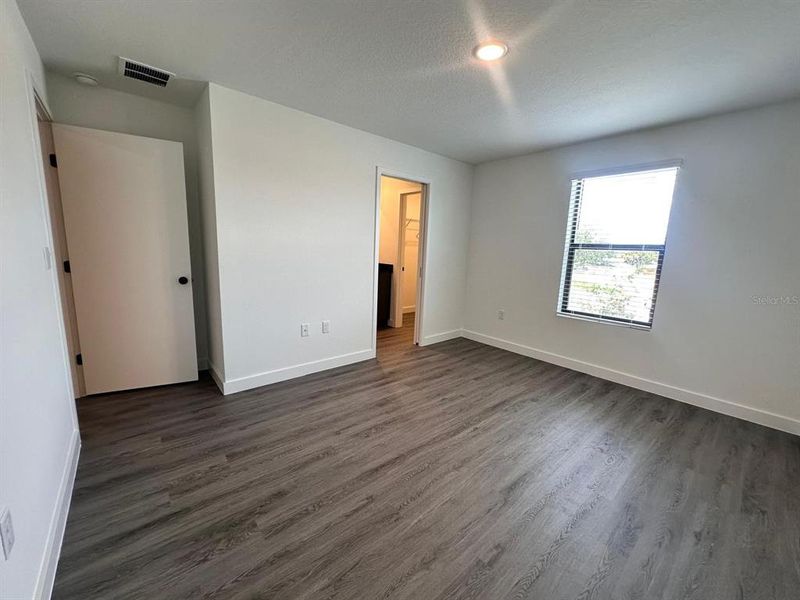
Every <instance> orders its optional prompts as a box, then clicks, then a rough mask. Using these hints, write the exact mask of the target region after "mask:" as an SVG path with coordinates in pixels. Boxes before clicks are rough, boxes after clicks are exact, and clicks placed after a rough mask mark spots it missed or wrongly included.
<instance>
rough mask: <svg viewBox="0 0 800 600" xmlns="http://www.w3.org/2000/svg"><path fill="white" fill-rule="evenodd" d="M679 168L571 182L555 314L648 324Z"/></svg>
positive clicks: (672, 167) (649, 325)
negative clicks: (562, 261)
mask: <svg viewBox="0 0 800 600" xmlns="http://www.w3.org/2000/svg"><path fill="white" fill-rule="evenodd" d="M677 174H678V167H677V166H671V167H666V168H658V169H650V170H646V171H645V170H637V171H632V172H627V173H621V174H615V175H603V176H598V177H584V178H582V179H573V180H572V194H571V197H570V209H569V221H568V223H567V242H566V247H565V249H564V266H563V269H562V272H561V294H560V297H559V302H558V313H559V314H561V315H567V316H575V317H582V318H588V319H594V320H601V321H606V322H615V323H623V324H627V325H629V326H632V327H642V328H650V327H651V326H652V324H653V313H654V311H655V306H656V294H657V293H658V281H659V277H660V275H661V265H662V263H663V261H664V247H665V242H666V237H667V223H668V221H669V211H670V207H671V206H672V192H673V189H674V187H675V178H676V176H677Z"/></svg>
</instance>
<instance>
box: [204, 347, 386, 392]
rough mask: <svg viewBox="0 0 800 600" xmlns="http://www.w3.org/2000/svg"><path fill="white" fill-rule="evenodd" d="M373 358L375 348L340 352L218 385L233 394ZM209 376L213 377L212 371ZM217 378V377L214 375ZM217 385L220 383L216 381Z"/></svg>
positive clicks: (223, 390)
mask: <svg viewBox="0 0 800 600" xmlns="http://www.w3.org/2000/svg"><path fill="white" fill-rule="evenodd" d="M371 358H375V350H359V351H358V352H350V353H349V354H341V355H339V356H332V357H331V358H323V359H321V360H314V361H311V362H307V363H301V364H299V365H292V366H289V367H283V368H280V369H274V370H272V371H265V372H264V373H257V374H256V375H249V376H247V377H239V378H237V379H230V380H228V381H224V382H223V384H222V385H221V386H220V389H221V390H222V393H223V394H234V393H236V392H242V391H244V390H250V389H253V388H257V387H261V386H263V385H269V384H271V383H278V382H279V381H285V380H287V379H294V378H295V377H302V376H303V375H309V374H311V373H317V372H318V371H327V370H328V369H335V368H336V367H343V366H345V365H350V364H353V363H357V362H361V361H362V360H369V359H371ZM211 376H212V377H214V372H213V371H212V373H211ZM214 380H215V381H216V380H217V377H214ZM217 385H220V383H219V381H217Z"/></svg>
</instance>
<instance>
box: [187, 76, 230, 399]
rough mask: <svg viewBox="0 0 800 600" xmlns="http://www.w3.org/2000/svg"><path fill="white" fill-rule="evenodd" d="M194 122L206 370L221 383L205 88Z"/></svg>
mask: <svg viewBox="0 0 800 600" xmlns="http://www.w3.org/2000/svg"><path fill="white" fill-rule="evenodd" d="M194 123H195V131H196V134H197V159H198V160H197V167H198V169H197V174H198V177H197V184H198V200H199V202H200V212H201V225H202V232H203V251H204V261H203V262H204V276H205V277H204V279H205V292H206V294H205V310H206V317H207V327H206V331H207V335H208V370H209V372H210V373H211V375H212V376H213V377H214V378H215V379H216V380H217V384H218V385H221V382H222V381H224V378H225V354H224V352H223V345H222V305H221V302H220V279H219V245H218V243H217V216H216V210H217V209H216V199H215V193H214V157H213V154H212V144H211V100H210V94H209V89H208V87H206V89H205V90H204V92H203V95H202V96H201V97H200V100H199V101H198V102H197V106H195V109H194Z"/></svg>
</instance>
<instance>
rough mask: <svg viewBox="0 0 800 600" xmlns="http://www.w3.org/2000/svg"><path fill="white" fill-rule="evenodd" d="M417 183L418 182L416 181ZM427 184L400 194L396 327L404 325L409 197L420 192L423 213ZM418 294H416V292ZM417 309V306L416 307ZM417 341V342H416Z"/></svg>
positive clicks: (417, 275) (417, 276)
mask: <svg viewBox="0 0 800 600" xmlns="http://www.w3.org/2000/svg"><path fill="white" fill-rule="evenodd" d="M415 183H416V182H415ZM424 189H425V186H424V185H420V191H418V192H403V193H401V194H400V210H399V211H398V221H397V262H398V265H399V266H400V272H399V273H397V286H396V288H392V295H393V296H394V297H393V298H392V300H394V312H393V313H392V317H391V321H392V322H394V323H397V322H398V318H399V323H400V324H399V325H395V326H396V327H402V326H403V316H404V315H405V307H404V306H403V286H404V285H405V281H403V280H404V277H403V275H404V274H405V269H406V239H407V238H406V220H407V208H408V197H409V196H415V195H417V194H420V214H422V194H423V193H424ZM419 222H420V230H419V232H418V233H419V235H420V236H421V235H422V219H421V218H420V219H419ZM419 239H420V238H417V248H418V251H417V267H419V265H420V262H419V243H420V242H419ZM416 279H417V280H419V269H418V270H417V273H416ZM417 283H419V281H417ZM417 289H419V285H417ZM415 295H416V294H415ZM414 306H415V307H416V300H415V301H414ZM415 311H416V308H415ZM415 343H416V342H415Z"/></svg>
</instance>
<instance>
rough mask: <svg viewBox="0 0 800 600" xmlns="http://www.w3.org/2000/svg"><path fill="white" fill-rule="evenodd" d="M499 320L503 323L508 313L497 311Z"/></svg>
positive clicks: (501, 310)
mask: <svg viewBox="0 0 800 600" xmlns="http://www.w3.org/2000/svg"><path fill="white" fill-rule="evenodd" d="M497 318H498V319H500V320H501V321H503V320H504V319H505V318H506V311H505V310H503V309H502V308H501V309H500V310H498V311H497Z"/></svg>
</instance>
